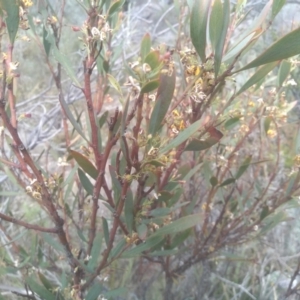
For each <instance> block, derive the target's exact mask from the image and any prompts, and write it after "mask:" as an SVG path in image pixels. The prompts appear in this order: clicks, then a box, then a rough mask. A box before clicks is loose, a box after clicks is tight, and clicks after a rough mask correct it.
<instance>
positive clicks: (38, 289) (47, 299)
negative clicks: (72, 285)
mask: <svg viewBox="0 0 300 300" xmlns="http://www.w3.org/2000/svg"><path fill="white" fill-rule="evenodd" d="M25 281H26V283H27V284H28V285H29V286H30V289H31V290H32V291H33V292H35V293H37V294H38V295H39V296H40V297H41V298H42V299H44V300H55V299H56V297H55V295H54V294H52V293H51V292H49V291H48V290H47V289H46V288H44V287H43V286H41V285H40V284H38V283H37V282H36V281H35V280H34V279H33V278H32V277H28V278H26V279H25Z"/></svg>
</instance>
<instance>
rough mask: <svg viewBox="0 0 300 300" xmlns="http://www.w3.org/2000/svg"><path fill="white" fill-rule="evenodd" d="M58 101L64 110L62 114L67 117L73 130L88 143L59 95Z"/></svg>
mask: <svg viewBox="0 0 300 300" xmlns="http://www.w3.org/2000/svg"><path fill="white" fill-rule="evenodd" d="M58 99H59V102H60V104H61V106H62V107H63V109H64V112H65V113H66V115H67V117H68V120H69V121H70V122H71V124H72V126H73V127H74V129H75V130H76V131H77V132H78V133H79V134H80V135H81V136H82V137H83V138H84V139H85V140H86V141H87V142H88V139H87V138H86V137H85V134H84V133H83V131H82V129H81V127H80V126H79V124H78V123H77V121H76V120H75V118H74V116H73V114H72V112H71V111H70V109H69V106H68V104H67V102H66V101H65V99H64V97H63V95H62V94H60V95H59V97H58Z"/></svg>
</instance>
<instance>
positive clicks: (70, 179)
mask: <svg viewBox="0 0 300 300" xmlns="http://www.w3.org/2000/svg"><path fill="white" fill-rule="evenodd" d="M77 169H78V166H75V167H74V168H73V169H72V170H71V171H70V173H69V175H68V177H67V178H66V180H64V182H63V183H62V185H61V187H62V188H63V187H65V186H67V185H68V184H69V183H73V182H74V180H75V179H74V178H75V173H76V171H77Z"/></svg>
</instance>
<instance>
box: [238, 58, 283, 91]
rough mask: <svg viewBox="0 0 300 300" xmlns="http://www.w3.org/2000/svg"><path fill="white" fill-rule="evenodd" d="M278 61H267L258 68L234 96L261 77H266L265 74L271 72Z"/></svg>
mask: <svg viewBox="0 0 300 300" xmlns="http://www.w3.org/2000/svg"><path fill="white" fill-rule="evenodd" d="M278 63H279V62H278V61H275V62H272V63H269V64H267V65H265V66H262V67H261V68H259V69H258V70H257V71H256V72H255V73H254V74H253V75H252V76H251V77H250V78H249V79H248V80H247V82H246V83H245V84H244V85H243V86H242V87H241V88H240V90H239V91H238V92H237V93H236V96H238V95H240V94H241V93H242V92H244V91H246V90H247V89H248V88H249V87H251V86H252V85H254V84H255V83H257V82H259V81H260V80H262V79H263V78H265V77H266V75H267V74H268V73H269V72H271V71H272V70H273V69H274V68H275V67H276V66H277V65H278Z"/></svg>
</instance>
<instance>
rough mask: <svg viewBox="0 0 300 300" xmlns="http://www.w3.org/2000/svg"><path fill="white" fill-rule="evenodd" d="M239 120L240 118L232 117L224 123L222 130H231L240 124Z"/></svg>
mask: <svg viewBox="0 0 300 300" xmlns="http://www.w3.org/2000/svg"><path fill="white" fill-rule="evenodd" d="M240 118H241V117H233V118H231V119H229V120H227V121H226V122H225V123H224V128H225V129H226V130H230V129H232V128H233V127H234V126H236V125H237V124H238V123H239V122H240Z"/></svg>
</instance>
